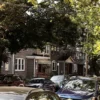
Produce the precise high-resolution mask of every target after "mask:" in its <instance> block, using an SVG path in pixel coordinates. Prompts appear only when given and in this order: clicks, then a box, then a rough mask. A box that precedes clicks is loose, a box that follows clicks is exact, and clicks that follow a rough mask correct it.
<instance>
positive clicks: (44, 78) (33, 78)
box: [31, 77, 45, 80]
mask: <svg viewBox="0 0 100 100" xmlns="http://www.w3.org/2000/svg"><path fill="white" fill-rule="evenodd" d="M34 79H45V78H41V77H35V78H31V80H34Z"/></svg>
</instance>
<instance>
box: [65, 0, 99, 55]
mask: <svg viewBox="0 0 100 100" xmlns="http://www.w3.org/2000/svg"><path fill="white" fill-rule="evenodd" d="M66 2H68V1H67V0H66ZM99 2H100V1H99V0H81V1H80V0H69V3H70V5H71V6H72V7H73V9H74V10H75V11H76V15H74V16H72V15H71V16H70V18H71V19H72V20H73V22H78V23H79V25H80V27H84V28H85V30H87V31H85V33H86V34H88V37H86V38H87V41H84V44H85V45H84V46H85V48H84V49H85V52H88V54H89V55H91V54H96V55H99V54H100V53H99V52H100V47H98V48H96V46H98V44H99V42H98V41H99V40H100V28H99V27H100V24H99V21H100V17H99V16H100V15H99V14H100V4H99Z"/></svg>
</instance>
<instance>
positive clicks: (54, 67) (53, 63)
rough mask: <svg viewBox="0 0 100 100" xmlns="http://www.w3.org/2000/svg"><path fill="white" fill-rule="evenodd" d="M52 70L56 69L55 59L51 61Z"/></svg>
mask: <svg viewBox="0 0 100 100" xmlns="http://www.w3.org/2000/svg"><path fill="white" fill-rule="evenodd" d="M52 71H57V65H56V61H54V60H53V61H52Z"/></svg>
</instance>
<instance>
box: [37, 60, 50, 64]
mask: <svg viewBox="0 0 100 100" xmlns="http://www.w3.org/2000/svg"><path fill="white" fill-rule="evenodd" d="M37 62H38V64H51V61H50V60H41V59H38V60H37Z"/></svg>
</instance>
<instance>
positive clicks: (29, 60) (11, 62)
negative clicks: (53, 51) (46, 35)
mask: <svg viewBox="0 0 100 100" xmlns="http://www.w3.org/2000/svg"><path fill="white" fill-rule="evenodd" d="M50 66H51V61H50V46H48V45H47V46H46V47H45V50H44V51H41V50H39V49H35V50H34V49H26V50H21V51H20V52H18V53H17V54H12V55H10V54H9V59H8V62H7V63H5V64H3V66H2V70H1V72H2V73H3V74H18V75H20V76H22V77H23V78H32V77H37V76H40V75H41V76H43V77H47V76H49V75H50V72H51V70H50Z"/></svg>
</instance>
